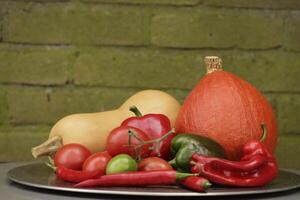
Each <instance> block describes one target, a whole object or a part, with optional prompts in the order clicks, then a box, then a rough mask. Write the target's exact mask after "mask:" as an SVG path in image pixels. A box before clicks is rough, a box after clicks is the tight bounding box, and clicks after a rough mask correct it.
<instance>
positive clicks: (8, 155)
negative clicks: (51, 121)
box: [0, 126, 50, 162]
mask: <svg viewBox="0 0 300 200" xmlns="http://www.w3.org/2000/svg"><path fill="white" fill-rule="evenodd" d="M49 132H50V127H49V126H25V127H14V128H12V127H8V128H1V129H0V162H10V161H24V160H33V157H32V155H31V148H32V147H34V146H36V145H38V144H40V143H42V142H43V141H44V140H46V139H47V138H48V135H49Z"/></svg>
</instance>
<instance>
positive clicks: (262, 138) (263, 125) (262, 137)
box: [259, 123, 267, 142]
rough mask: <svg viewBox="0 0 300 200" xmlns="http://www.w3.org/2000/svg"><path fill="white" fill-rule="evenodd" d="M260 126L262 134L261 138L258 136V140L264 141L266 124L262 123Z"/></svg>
mask: <svg viewBox="0 0 300 200" xmlns="http://www.w3.org/2000/svg"><path fill="white" fill-rule="evenodd" d="M261 128H262V130H263V134H262V136H261V138H260V140H259V141H260V142H264V141H265V140H266V138H267V126H266V124H264V123H262V124H261Z"/></svg>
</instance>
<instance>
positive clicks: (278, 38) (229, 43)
mask: <svg viewBox="0 0 300 200" xmlns="http://www.w3.org/2000/svg"><path fill="white" fill-rule="evenodd" d="M282 30H283V20H282V19H281V18H279V17H274V16H272V15H270V14H260V13H256V12H241V11H239V12H232V11H230V12H229V11H227V12H214V11H212V12H201V13H197V14H196V13H188V14H186V13H176V14H160V15H156V16H155V17H154V18H153V20H152V23H151V41H152V43H153V44H155V45H158V46H163V47H175V48H204V47H213V48H229V47H233V46H236V47H239V48H245V49H268V48H273V47H277V46H279V45H280V44H281V42H282V37H283V33H282V32H283V31H282ZM270 35H272V37H270Z"/></svg>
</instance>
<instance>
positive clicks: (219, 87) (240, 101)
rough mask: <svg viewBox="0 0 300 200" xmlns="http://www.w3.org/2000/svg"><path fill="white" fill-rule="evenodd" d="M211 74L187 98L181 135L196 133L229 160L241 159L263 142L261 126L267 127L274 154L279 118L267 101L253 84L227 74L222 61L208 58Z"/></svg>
mask: <svg viewBox="0 0 300 200" xmlns="http://www.w3.org/2000/svg"><path fill="white" fill-rule="evenodd" d="M205 63H206V67H207V74H206V75H205V76H204V78H203V79H202V80H201V81H200V82H199V83H198V84H197V85H196V87H195V88H194V89H193V90H192V91H191V93H190V94H189V96H188V97H187V98H186V100H185V102H184V104H183V106H182V108H181V110H180V111H179V114H178V116H177V120H176V124H175V128H176V132H177V133H194V134H197V135H201V136H206V137H209V138H211V139H212V140H215V141H216V142H218V143H219V144H220V145H221V146H222V147H223V148H224V150H225V152H226V155H227V157H228V158H229V159H233V160H236V159H239V158H240V156H241V153H242V152H241V149H242V146H243V145H244V144H245V143H247V142H248V141H250V140H252V139H255V140H259V139H260V137H261V136H262V128H261V124H262V123H264V124H265V125H266V127H267V138H266V140H265V141H264V143H265V145H266V146H267V148H268V149H269V150H270V151H271V152H272V153H273V152H274V150H275V146H276V142H277V123H276V118H275V114H274V112H273V110H272V107H271V105H270V104H269V103H268V101H267V100H266V98H265V97H264V96H263V95H262V94H261V93H260V92H259V91H258V90H257V89H256V88H255V87H253V86H252V85H251V84H249V83H248V82H246V81H244V80H242V79H241V78H239V77H237V76H236V75H234V74H232V73H229V72H226V71H223V69H222V60H221V59H220V58H218V57H215V56H209V57H205Z"/></svg>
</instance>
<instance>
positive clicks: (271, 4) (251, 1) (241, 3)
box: [205, 0, 300, 9]
mask: <svg viewBox="0 0 300 200" xmlns="http://www.w3.org/2000/svg"><path fill="white" fill-rule="evenodd" d="M205 5H210V6H217V7H237V8H282V9H299V8H300V2H299V1H298V0H276V1H274V0H225V1H224V0H206V1H205Z"/></svg>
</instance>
